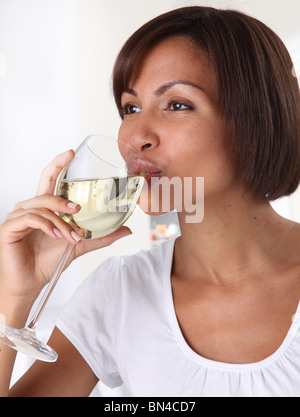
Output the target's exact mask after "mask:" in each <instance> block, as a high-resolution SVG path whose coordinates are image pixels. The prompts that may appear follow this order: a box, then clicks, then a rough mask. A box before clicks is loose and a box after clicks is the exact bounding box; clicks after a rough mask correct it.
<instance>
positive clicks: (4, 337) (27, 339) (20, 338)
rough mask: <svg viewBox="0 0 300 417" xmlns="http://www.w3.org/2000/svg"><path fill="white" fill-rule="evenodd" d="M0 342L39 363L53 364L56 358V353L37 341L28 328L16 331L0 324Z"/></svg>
mask: <svg viewBox="0 0 300 417" xmlns="http://www.w3.org/2000/svg"><path fill="white" fill-rule="evenodd" d="M0 342H2V343H4V344H5V345H7V346H9V347H11V348H12V349H15V350H17V351H18V352H21V353H25V355H28V356H31V357H32V358H34V359H38V360H40V361H44V362H55V361H56V360H57V358H58V356H57V353H56V352H55V351H54V350H53V349H51V348H50V347H49V346H47V345H46V344H45V343H43V342H41V341H40V340H38V339H37V337H36V334H35V332H34V330H31V329H29V328H28V327H25V328H24V329H21V330H18V329H14V328H13V327H8V326H3V325H1V324H0Z"/></svg>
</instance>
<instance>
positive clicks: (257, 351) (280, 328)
mask: <svg viewBox="0 0 300 417" xmlns="http://www.w3.org/2000/svg"><path fill="white" fill-rule="evenodd" d="M172 289H173V301H174V308H175V313H176V317H177V321H178V325H179V327H180V330H181V332H182V335H183V337H184V339H185V341H186V343H187V344H188V345H189V347H190V348H191V349H192V350H193V351H194V352H196V353H197V354H198V355H200V356H202V357H204V358H207V359H211V360H214V361H218V362H226V363H236V364H243V363H254V362H259V361H261V360H264V359H266V358H267V357H269V356H271V355H272V354H274V353H275V352H276V351H277V350H278V349H279V347H280V346H281V345H282V343H283V342H284V340H285V338H286V336H287V334H288V332H289V330H290V328H291V326H292V323H293V319H294V315H295V313H296V311H297V307H298V303H299V299H300V291H298V290H297V291H291V290H289V289H288V288H286V289H285V290H283V289H276V290H274V289H273V291H271V290H265V291H263V290H262V289H261V290H260V291H252V292H251V291H248V292H247V291H240V293H239V291H232V292H231V291H224V292H220V291H211V290H210V291H209V290H207V289H205V290H204V289H203V288H202V289H201V288H200V287H198V286H195V285H194V286H193V285H191V286H189V287H184V286H182V285H180V284H179V285H178V282H177V281H176V279H173V280H172Z"/></svg>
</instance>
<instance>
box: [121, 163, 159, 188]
mask: <svg viewBox="0 0 300 417" xmlns="http://www.w3.org/2000/svg"><path fill="white" fill-rule="evenodd" d="M127 169H128V171H129V173H130V174H131V175H137V174H138V175H145V178H146V180H147V182H148V184H149V183H150V182H151V178H154V177H161V175H162V170H161V169H160V168H159V167H157V166H156V165H154V164H152V162H149V161H146V160H145V159H140V158H136V159H132V160H131V161H129V162H128V163H127Z"/></svg>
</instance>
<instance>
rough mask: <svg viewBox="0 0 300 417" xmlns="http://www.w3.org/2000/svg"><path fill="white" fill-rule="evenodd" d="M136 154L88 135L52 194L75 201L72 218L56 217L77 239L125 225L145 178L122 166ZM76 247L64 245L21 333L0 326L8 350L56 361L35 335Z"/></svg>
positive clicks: (115, 142) (107, 139) (106, 139)
mask: <svg viewBox="0 0 300 417" xmlns="http://www.w3.org/2000/svg"><path fill="white" fill-rule="evenodd" d="M136 152H137V151H136V150H135V149H133V148H132V147H130V146H129V145H127V144H126V143H124V142H122V141H119V140H116V139H113V138H110V137H107V136H103V135H91V136H88V137H87V138H86V139H85V140H84V141H83V142H82V144H81V145H80V146H79V148H78V149H77V151H76V152H75V156H74V158H73V160H72V161H71V162H70V164H69V165H68V167H66V168H65V169H64V170H63V171H62V173H61V175H60V178H59V180H58V183H57V187H56V194H57V195H58V196H61V197H63V198H66V199H67V200H70V201H73V202H74V203H78V204H80V206H81V209H80V211H79V212H78V213H76V214H66V213H59V215H60V216H61V217H62V218H63V219H64V220H65V221H66V222H68V223H69V224H70V225H71V226H72V228H73V229H74V230H75V231H76V232H77V234H78V235H79V236H80V237H81V238H82V239H95V238H99V237H103V236H106V235H108V234H110V233H112V232H114V231H115V230H117V229H118V228H119V227H121V226H122V224H124V222H125V221H126V220H127V219H128V218H129V216H130V215H131V214H132V212H133V210H134V208H135V207H136V204H137V202H138V200H139V197H140V193H141V191H142V188H143V185H144V182H145V175H143V174H142V173H141V174H130V172H128V170H127V167H126V165H125V161H124V158H123V157H124V156H126V159H127V161H128V160H130V159H132V158H134V157H135V155H136ZM74 248H75V246H74V245H72V244H71V243H68V245H67V247H66V250H65V252H64V255H63V257H62V259H61V261H60V263H59V265H58V267H57V269H56V271H55V273H54V275H53V277H52V279H51V280H50V282H49V284H48V287H47V288H46V290H45V292H44V294H43V296H42V297H41V300H40V302H39V304H38V306H37V308H36V310H35V311H34V313H33V315H32V317H31V319H30V321H29V324H28V325H27V326H26V327H25V328H23V329H21V330H18V329H14V328H12V327H8V326H4V325H0V341H1V342H3V343H5V344H6V345H8V346H10V347H12V348H13V349H15V350H17V351H19V352H22V353H25V354H27V355H29V356H31V357H33V358H35V359H39V360H42V361H45V362H55V361H56V360H57V357H58V356H57V353H56V352H55V351H54V350H53V349H51V348H50V347H49V346H47V345H46V344H45V343H43V342H41V341H40V340H39V339H38V338H37V336H36V333H35V329H36V326H37V323H38V320H39V318H40V316H41V314H42V312H43V310H44V308H45V306H46V304H47V301H48V299H49V297H50V295H51V293H52V291H53V289H54V287H55V285H56V283H57V281H58V279H59V277H60V275H61V273H62V272H63V271H64V269H65V266H66V265H67V264H68V261H69V258H70V256H71V254H72V252H73V250H74Z"/></svg>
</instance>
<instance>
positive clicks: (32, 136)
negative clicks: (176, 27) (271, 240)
mask: <svg viewBox="0 0 300 417" xmlns="http://www.w3.org/2000/svg"><path fill="white" fill-rule="evenodd" d="M191 5H204V6H211V7H217V8H232V9H237V10H241V11H244V12H246V13H248V14H250V15H252V16H254V17H256V18H258V19H260V20H262V21H263V22H265V23H266V24H267V25H269V26H270V27H271V28H272V29H273V30H274V31H275V32H276V33H277V34H278V35H279V36H280V37H281V38H282V39H283V41H284V42H285V44H286V46H287V47H288V49H289V51H290V53H291V56H292V58H293V61H294V69H293V73H294V76H298V78H299V77H300V25H299V16H300V2H299V0H285V1H282V0H249V1H246V0H244V1H241V0H240V1H237V0H214V1H213V0H211V1H210V0H206V1H201V0H197V1H188V0H151V1H147V0H126V1H125V0H113V1H111V0H0V144H1V148H0V178H1V181H0V195H1V204H0V224H1V223H2V222H4V220H5V217H6V214H7V213H8V212H9V211H11V210H12V209H13V207H14V204H15V203H16V202H18V201H21V200H25V199H28V198H31V197H32V196H34V194H35V191H36V187H37V185H38V181H39V176H40V173H41V171H42V169H43V168H44V167H45V166H46V165H47V164H48V163H49V162H50V161H51V160H52V159H53V158H54V157H55V156H56V155H57V154H58V153H60V152H63V151H65V150H68V149H70V148H73V149H74V148H76V147H77V146H78V145H79V143H80V142H81V141H82V140H83V139H84V138H85V137H86V136H88V135H89V134H92V133H103V134H106V135H109V136H113V137H117V135H118V129H119V126H120V118H119V115H118V112H117V110H116V108H115V104H114V100H113V95H112V89H111V73H112V69H113V65H114V61H115V58H116V56H117V54H118V52H119V50H120V48H121V47H122V45H123V43H124V42H125V41H126V39H127V38H128V37H129V36H130V35H131V34H132V33H133V32H134V31H135V30H136V29H137V28H138V27H140V26H141V25H142V24H143V23H145V22H146V21H148V20H150V19H151V18H153V17H155V16H157V15H158V14H161V13H163V12H166V11H169V10H172V9H175V8H178V7H183V6H191ZM273 206H274V208H275V209H276V210H277V211H278V212H279V213H280V214H281V215H283V216H284V217H287V218H290V219H293V220H295V221H298V222H300V192H299V191H297V192H296V193H295V194H294V195H293V196H291V197H289V198H283V199H280V200H278V201H276V202H275V203H274V204H273ZM127 224H128V226H129V227H130V228H131V229H132V231H133V235H132V236H130V237H126V238H125V239H123V240H120V241H119V242H117V243H115V244H114V245H113V246H111V247H109V248H105V249H103V250H101V251H97V252H94V253H92V254H87V255H85V256H84V257H83V258H81V259H78V260H76V261H75V262H74V263H73V264H72V265H71V266H70V268H69V269H68V271H66V272H65V274H64V276H63V277H62V278H61V280H60V282H59V283H58V285H57V287H56V289H55V291H54V293H53V295H52V298H51V300H50V302H49V305H48V307H47V309H46V311H45V314H44V316H43V317H42V319H41V322H40V326H39V328H38V336H40V337H41V338H44V339H45V340H46V339H47V338H48V336H49V334H50V332H51V330H52V327H53V323H54V320H55V317H56V316H57V314H59V310H60V308H61V307H62V306H63V305H64V303H65V302H66V301H67V300H68V299H69V297H70V296H71V295H72V293H73V292H74V291H75V289H76V288H77V287H78V285H79V284H80V282H82V280H83V279H84V278H85V277H86V276H87V275H88V274H89V273H90V272H91V271H92V270H93V269H94V268H95V267H96V266H97V265H98V264H99V263H100V262H101V261H102V260H103V259H104V258H106V257H108V256H111V255H118V254H130V253H134V252H137V251H138V250H140V249H147V248H149V247H151V245H152V244H155V243H156V242H157V241H159V240H161V239H165V238H169V237H170V236H171V235H172V234H174V233H176V232H177V231H178V229H177V227H178V226H177V219H176V214H175V213H171V214H170V215H167V216H161V217H159V218H152V217H149V216H146V215H145V214H144V213H143V212H142V211H141V210H140V209H137V210H136V211H135V213H134V214H133V216H132V217H131V218H130V220H129V221H128V223H127ZM30 364H31V360H30V359H28V358H27V357H26V356H24V355H21V354H20V355H18V359H17V362H16V366H15V371H14V377H13V380H16V379H17V378H18V377H19V376H20V375H21V374H22V372H24V370H26V368H27V367H28V366H29V365H30ZM99 395H100V396H101V395H105V396H118V395H126V392H125V390H124V388H123V387H121V388H118V389H115V390H110V389H108V388H106V387H104V386H103V385H102V384H101V383H99V384H98V386H97V387H96V389H95V390H94V392H93V393H92V396H99Z"/></svg>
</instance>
